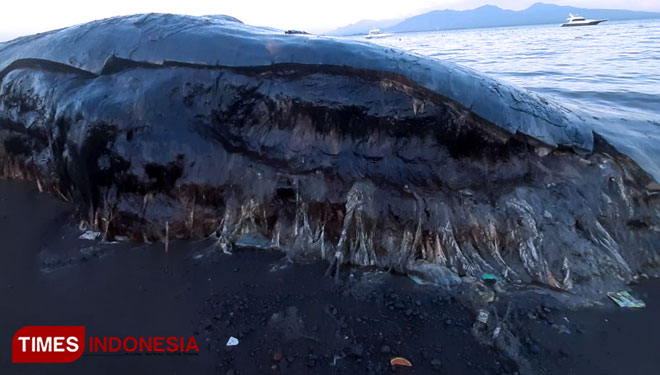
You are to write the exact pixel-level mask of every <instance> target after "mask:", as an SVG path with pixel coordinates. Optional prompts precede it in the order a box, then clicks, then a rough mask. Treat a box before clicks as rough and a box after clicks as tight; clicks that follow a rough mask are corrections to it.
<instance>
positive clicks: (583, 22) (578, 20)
mask: <svg viewBox="0 0 660 375" xmlns="http://www.w3.org/2000/svg"><path fill="white" fill-rule="evenodd" d="M566 21H568V22H566V23H562V24H561V27H566V26H589V25H598V24H599V23H601V22H605V21H607V20H588V19H585V18H584V17H582V16H578V15H576V14H573V13H569V14H568V18H567V19H566Z"/></svg>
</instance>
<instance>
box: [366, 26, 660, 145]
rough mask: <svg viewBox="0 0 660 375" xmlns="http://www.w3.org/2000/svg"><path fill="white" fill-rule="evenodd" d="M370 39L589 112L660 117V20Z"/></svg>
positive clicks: (435, 33)
mask: <svg viewBox="0 0 660 375" xmlns="http://www.w3.org/2000/svg"><path fill="white" fill-rule="evenodd" d="M559 21H561V20H559ZM372 42H374V43H377V44H381V45H385V46H390V47H396V48H400V49H403V50H407V51H409V52H413V53H416V54H421V55H426V56H431V57H434V58H437V59H446V60H449V61H453V62H455V63H458V64H461V65H465V66H468V67H471V68H473V69H476V70H478V71H480V72H483V73H486V74H487V75H490V76H491V77H494V78H497V79H499V80H503V81H506V82H509V83H511V84H513V85H516V86H518V87H522V88H525V89H528V90H532V91H535V92H538V93H540V94H542V95H544V96H550V97H552V98H554V99H556V100H557V101H559V102H562V103H564V104H567V105H569V106H577V107H579V108H580V109H581V110H584V111H586V112H593V113H603V112H607V113H609V114H612V115H614V116H617V117H618V116H625V117H634V118H639V119H646V120H650V121H653V122H657V121H658V120H660V20H644V21H624V22H605V23H603V24H600V25H597V26H585V27H568V28H566V27H559V22H558V24H557V25H535V26H517V27H500V28H485V29H469V30H443V31H434V32H419V33H404V34H394V35H393V36H391V37H385V38H381V39H374V40H372ZM658 147H660V145H659V146H658Z"/></svg>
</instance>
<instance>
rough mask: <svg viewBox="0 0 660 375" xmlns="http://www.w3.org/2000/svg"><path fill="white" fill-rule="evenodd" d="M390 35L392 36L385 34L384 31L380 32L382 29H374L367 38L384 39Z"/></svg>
mask: <svg viewBox="0 0 660 375" xmlns="http://www.w3.org/2000/svg"><path fill="white" fill-rule="evenodd" d="M390 35H392V34H385V33H383V32H382V31H380V29H377V28H375V27H374V28H373V29H371V30H369V34H367V36H366V38H367V39H373V38H384V37H386V36H390Z"/></svg>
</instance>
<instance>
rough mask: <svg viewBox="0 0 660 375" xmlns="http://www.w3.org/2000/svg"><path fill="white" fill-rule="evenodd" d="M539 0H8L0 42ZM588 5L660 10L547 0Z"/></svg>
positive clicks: (339, 19)
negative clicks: (79, 32)
mask: <svg viewBox="0 0 660 375" xmlns="http://www.w3.org/2000/svg"><path fill="white" fill-rule="evenodd" d="M538 1H539V0H490V1H489V0H404V1H402V0H394V1H392V0H366V1H360V0H332V1H327V0H325V1H312V0H265V1H264V0H261V1H258V0H229V1H227V0H216V1H199V0H183V1H182V0H111V1H90V0H60V1H56V0H32V1H7V2H5V4H3V6H2V12H0V41H3V40H8V39H11V38H14V37H16V36H20V35H26V34H33V33H36V32H41V31H47V30H52V29H56V28H61V27H66V26H70V25H74V24H78V23H83V22H88V21H91V20H94V19H99V18H106V17H112V16H116V15H125V14H133V13H147V12H164V13H182V14H191V15H204V14H229V15H232V16H234V17H237V18H239V19H240V20H242V21H243V22H246V23H249V24H254V25H263V26H273V27H278V28H282V29H303V30H307V31H310V32H324V31H328V30H331V29H334V28H337V27H340V26H344V25H347V24H350V23H354V22H357V21H359V20H362V19H372V20H380V19H392V18H404V17H409V16H412V15H416V14H420V13H423V12H425V11H429V10H433V9H447V8H449V9H457V10H463V9H471V8H475V7H478V6H481V5H485V4H492V5H497V6H500V7H502V8H505V9H513V10H519V9H524V8H527V7H528V6H530V5H532V4H534V3H536V2H538ZM544 2H546V3H554V4H561V5H573V6H578V7H585V8H613V9H633V10H649V11H660V0H634V1H630V0H546V1H544Z"/></svg>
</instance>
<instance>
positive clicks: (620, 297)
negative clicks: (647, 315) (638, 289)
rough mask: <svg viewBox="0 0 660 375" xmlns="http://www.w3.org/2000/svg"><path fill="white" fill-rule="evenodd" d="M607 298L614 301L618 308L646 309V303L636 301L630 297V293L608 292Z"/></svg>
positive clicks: (639, 300)
mask: <svg viewBox="0 0 660 375" xmlns="http://www.w3.org/2000/svg"><path fill="white" fill-rule="evenodd" d="M607 296H608V297H610V299H612V301H614V303H616V304H617V305H619V307H633V308H638V309H640V308H643V307H646V303H644V301H642V300H641V299H637V298H635V297H633V296H631V295H630V293H628V292H626V291H623V292H616V293H615V292H608V293H607Z"/></svg>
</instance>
